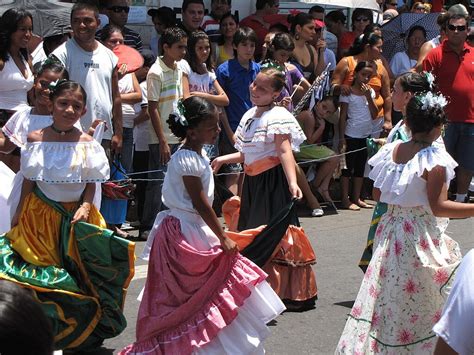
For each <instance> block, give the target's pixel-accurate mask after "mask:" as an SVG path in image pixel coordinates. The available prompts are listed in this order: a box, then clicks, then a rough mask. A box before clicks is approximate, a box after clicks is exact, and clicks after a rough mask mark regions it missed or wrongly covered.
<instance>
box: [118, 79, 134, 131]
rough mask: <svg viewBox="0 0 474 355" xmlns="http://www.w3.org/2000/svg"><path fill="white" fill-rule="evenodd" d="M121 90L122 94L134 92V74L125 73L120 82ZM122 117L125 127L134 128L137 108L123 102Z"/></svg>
mask: <svg viewBox="0 0 474 355" xmlns="http://www.w3.org/2000/svg"><path fill="white" fill-rule="evenodd" d="M118 87H119V91H120V93H121V94H128V93H130V92H133V77H132V74H127V75H125V76H124V77H123V78H122V79H120V80H119V82H118ZM122 117H123V127H125V128H133V119H134V118H135V110H134V108H133V105H130V104H126V103H123V102H122Z"/></svg>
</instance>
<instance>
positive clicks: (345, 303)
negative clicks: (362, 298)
mask: <svg viewBox="0 0 474 355" xmlns="http://www.w3.org/2000/svg"><path fill="white" fill-rule="evenodd" d="M354 302H355V301H342V302H336V303H334V305H336V306H342V307H346V308H352V306H353V305H354Z"/></svg>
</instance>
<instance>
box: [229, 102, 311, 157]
mask: <svg viewBox="0 0 474 355" xmlns="http://www.w3.org/2000/svg"><path fill="white" fill-rule="evenodd" d="M256 110H257V107H253V108H251V109H250V110H248V111H247V112H246V113H245V115H244V116H243V117H242V120H241V121H240V124H239V127H238V128H237V130H236V132H235V137H236V140H235V148H236V149H237V150H238V151H240V152H243V153H252V152H260V151H262V150H264V149H265V146H266V145H267V144H268V143H272V142H274V140H275V135H277V134H283V135H284V134H288V135H290V136H291V139H290V141H291V149H292V150H293V151H295V152H299V150H300V149H299V147H300V145H301V143H303V142H304V141H305V140H306V136H305V134H304V132H303V130H302V129H301V127H300V125H299V124H298V122H297V121H296V119H295V118H294V116H293V115H292V114H291V113H290V112H288V110H286V109H285V108H283V107H279V106H276V107H273V108H272V109H271V110H269V111H266V112H264V113H263V114H262V116H261V117H255V112H256Z"/></svg>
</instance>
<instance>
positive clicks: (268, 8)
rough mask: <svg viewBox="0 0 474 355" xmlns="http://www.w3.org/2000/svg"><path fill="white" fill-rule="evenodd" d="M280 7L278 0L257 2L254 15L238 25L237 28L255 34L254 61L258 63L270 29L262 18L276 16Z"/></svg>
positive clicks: (260, 0)
mask: <svg viewBox="0 0 474 355" xmlns="http://www.w3.org/2000/svg"><path fill="white" fill-rule="evenodd" d="M279 7H280V0H257V3H256V5H255V8H256V9H257V11H255V13H254V14H252V15H250V16H247V17H246V18H244V19H243V20H242V21H240V23H239V27H244V26H245V27H250V28H251V29H252V30H254V31H255V33H256V34H257V43H256V45H255V61H257V62H259V61H260V60H261V58H260V57H261V56H262V46H263V43H264V41H265V36H266V35H267V33H268V30H269V28H270V25H271V24H270V23H269V22H267V21H265V18H264V16H267V15H276V14H277V13H278V10H279Z"/></svg>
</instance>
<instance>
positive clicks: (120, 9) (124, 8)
mask: <svg viewBox="0 0 474 355" xmlns="http://www.w3.org/2000/svg"><path fill="white" fill-rule="evenodd" d="M107 9H108V10H110V11H113V12H115V13H120V12H126V13H127V14H128V13H129V12H130V7H128V6H111V7H108V8H107Z"/></svg>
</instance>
